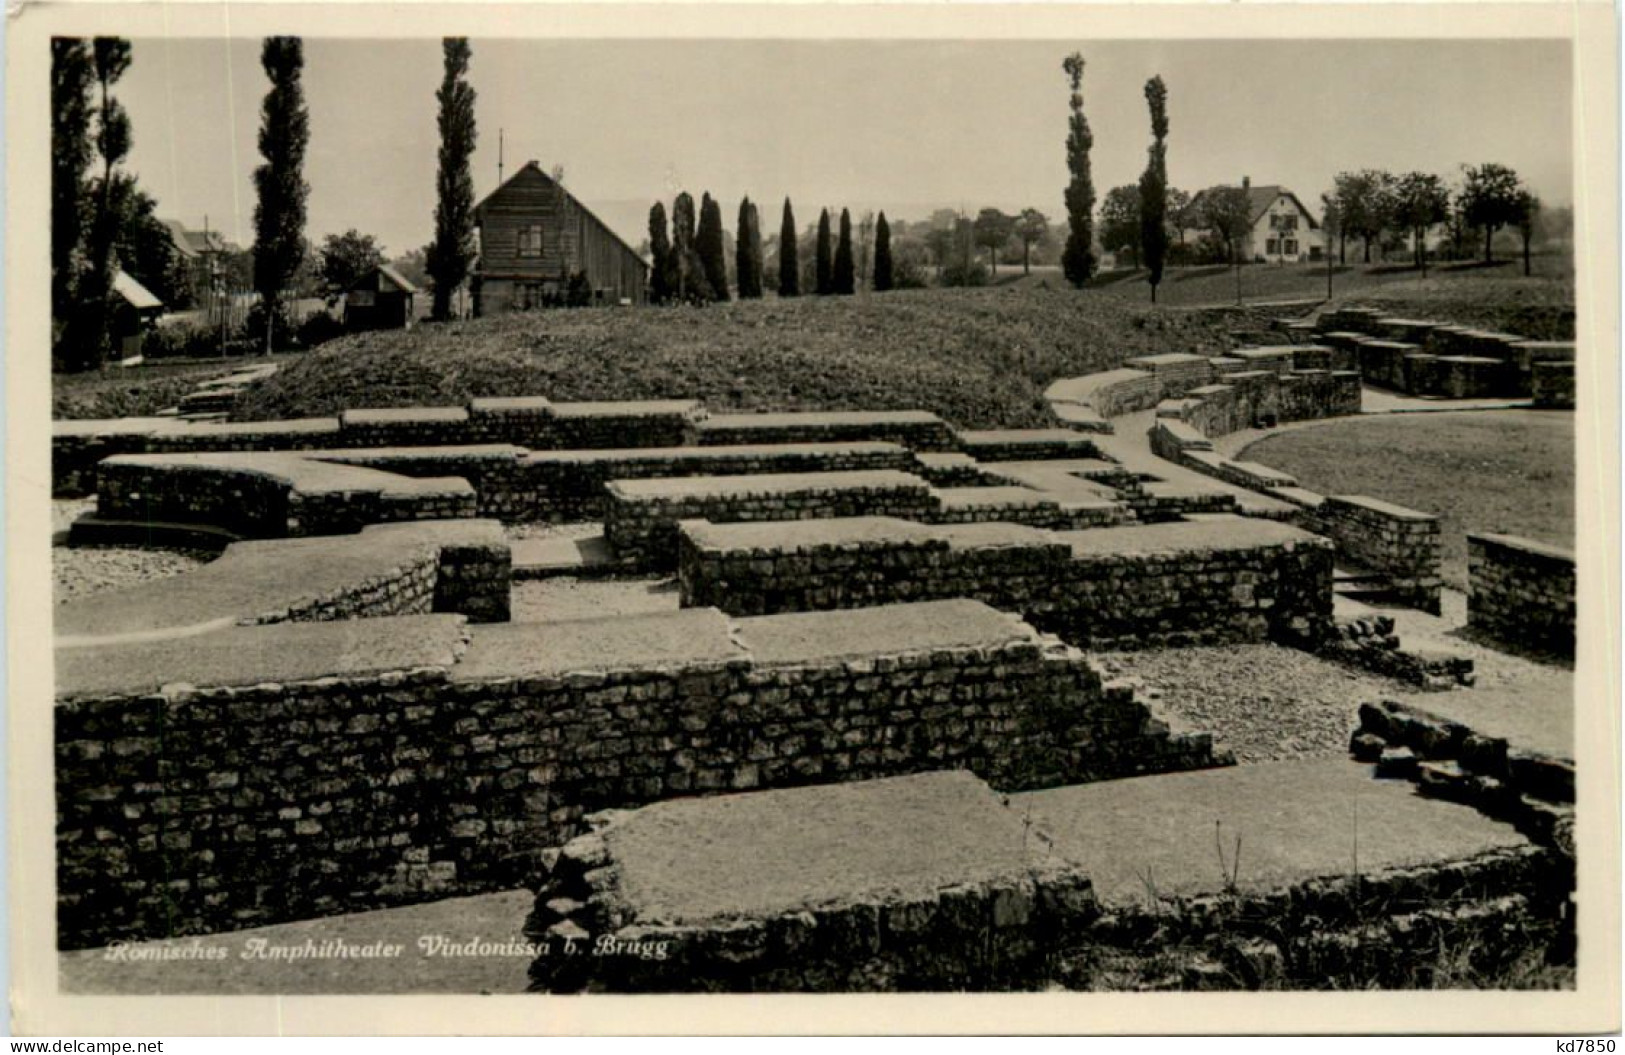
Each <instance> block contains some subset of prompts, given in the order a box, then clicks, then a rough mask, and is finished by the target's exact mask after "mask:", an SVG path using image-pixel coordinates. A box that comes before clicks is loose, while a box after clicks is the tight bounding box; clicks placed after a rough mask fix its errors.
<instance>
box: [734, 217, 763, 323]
mask: <svg viewBox="0 0 1625 1055" xmlns="http://www.w3.org/2000/svg"><path fill="white" fill-rule="evenodd" d="M735 242H736V245H735V249H734V256H735V260H734V267H735V270H737V271H738V272H739V299H740V300H747V299H748V300H755V299H758V298H760V297H761V295H762V221H761V218H760V217H759V216H758V215H757V213H756V203H755V202H753V201H751V200H750V196H749V195H746V196H745V198H744V200H742V201H741V202H740V203H739V230H738V233H737V234H736V235H735Z"/></svg>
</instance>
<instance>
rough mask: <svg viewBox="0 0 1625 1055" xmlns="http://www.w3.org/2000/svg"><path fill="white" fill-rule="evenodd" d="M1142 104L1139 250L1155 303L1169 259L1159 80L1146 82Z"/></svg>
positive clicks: (1164, 99)
mask: <svg viewBox="0 0 1625 1055" xmlns="http://www.w3.org/2000/svg"><path fill="white" fill-rule="evenodd" d="M1145 101H1146V104H1147V105H1148V106H1150V108H1151V154H1150V157H1149V158H1148V159H1147V161H1146V166H1145V174H1144V175H1142V176H1141V177H1140V250H1141V251H1142V252H1143V253H1144V254H1145V266H1146V267H1147V268H1148V269H1149V270H1150V272H1151V274H1150V275H1149V276H1148V281H1150V283H1151V303H1153V304H1155V303H1156V302H1157V286H1159V285H1160V284H1161V283H1162V265H1163V263H1164V262H1165V261H1166V260H1167V258H1168V142H1167V141H1168V89H1167V88H1166V87H1165V86H1164V85H1163V83H1162V78H1161V77H1152V78H1151V79H1150V80H1148V81H1146V82H1145Z"/></svg>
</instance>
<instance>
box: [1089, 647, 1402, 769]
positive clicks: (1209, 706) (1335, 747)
mask: <svg viewBox="0 0 1625 1055" xmlns="http://www.w3.org/2000/svg"><path fill="white" fill-rule="evenodd" d="M1096 658H1097V659H1098V660H1099V662H1100V664H1101V666H1102V667H1103V668H1105V669H1106V670H1107V671H1109V672H1110V673H1111V674H1113V675H1115V676H1117V677H1122V678H1127V679H1130V680H1134V681H1138V682H1139V683H1140V684H1142V685H1143V686H1144V689H1143V690H1142V693H1143V696H1144V698H1145V699H1147V700H1148V701H1149V702H1150V703H1151V706H1152V709H1153V710H1155V711H1156V712H1157V713H1158V714H1159V715H1161V716H1163V717H1165V718H1168V719H1170V720H1171V721H1173V722H1174V723H1175V724H1176V725H1179V726H1182V727H1184V728H1186V729H1191V730H1195V731H1198V732H1209V733H1212V734H1213V736H1214V739H1216V740H1218V741H1219V742H1220V743H1222V744H1223V745H1224V746H1226V747H1228V748H1230V750H1232V751H1234V752H1235V754H1236V759H1237V760H1238V761H1240V762H1272V761H1276V760H1279V759H1286V758H1305V757H1311V756H1320V755H1326V756H1332V755H1335V756H1342V755H1345V754H1346V753H1347V752H1348V744H1349V736H1350V735H1351V734H1352V733H1353V732H1354V729H1355V726H1356V725H1357V724H1358V713H1357V711H1358V707H1359V705H1360V703H1361V702H1362V701H1365V700H1375V699H1383V698H1386V697H1392V696H1394V695H1395V694H1396V692H1398V691H1401V690H1402V689H1403V686H1401V685H1400V684H1399V683H1397V682H1393V681H1389V680H1388V679H1386V678H1379V677H1376V676H1374V675H1369V674H1362V673H1360V672H1359V671H1355V670H1351V669H1349V668H1347V667H1343V666H1340V665H1338V664H1335V663H1328V662H1327V661H1325V660H1323V659H1317V658H1316V657H1314V656H1311V655H1309V654H1308V653H1306V652H1299V651H1297V650H1296V649H1290V648H1282V647H1279V646H1277V645H1232V646H1228V647H1225V648H1180V649H1151V650H1147V651H1143V652H1106V653H1100V654H1098V655H1097V656H1096Z"/></svg>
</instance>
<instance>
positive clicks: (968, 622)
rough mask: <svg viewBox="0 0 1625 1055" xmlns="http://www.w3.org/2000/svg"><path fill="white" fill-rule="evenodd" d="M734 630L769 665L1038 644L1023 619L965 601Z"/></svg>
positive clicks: (746, 624) (769, 620)
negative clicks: (1025, 643)
mask: <svg viewBox="0 0 1625 1055" xmlns="http://www.w3.org/2000/svg"><path fill="white" fill-rule="evenodd" d="M734 626H735V632H736V635H737V637H738V640H739V641H740V642H741V643H742V644H743V645H744V646H745V648H746V649H747V650H748V651H749V652H750V655H751V657H752V658H753V659H755V661H756V662H757V663H758V664H764V665H772V664H800V663H813V662H819V661H827V660H832V659H859V658H863V657H868V656H879V655H894V654H897V653H904V652H929V651H932V650H934V649H948V648H977V647H981V648H997V647H999V646H1002V645H1009V644H1015V643H1017V642H1025V641H1036V640H1037V638H1036V636H1035V634H1034V631H1033V630H1032V628H1031V627H1029V626H1027V625H1026V624H1025V623H1023V622H1021V620H1020V619H1019V617H1017V616H1013V615H1009V614H1006V613H1004V612H1000V611H997V610H995V609H993V608H989V607H988V606H987V605H985V604H983V603H981V602H980V601H970V600H963V599H958V600H948V601H924V602H920V603H916V604H891V605H880V606H878V607H874V608H854V609H847V610H844V611H833V612H794V613H790V614H787V615H764V616H756V617H752V618H748V619H739V620H735V623H734Z"/></svg>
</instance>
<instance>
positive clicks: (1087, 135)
mask: <svg viewBox="0 0 1625 1055" xmlns="http://www.w3.org/2000/svg"><path fill="white" fill-rule="evenodd" d="M1061 68H1062V69H1063V70H1065V71H1066V75H1067V78H1068V81H1069V83H1070V84H1071V86H1072V95H1071V99H1070V100H1069V102H1070V106H1071V108H1072V114H1071V117H1070V118H1068V121H1067V134H1066V167H1067V169H1068V170H1070V171H1071V173H1072V180H1071V182H1070V183H1068V184H1067V187H1066V220H1067V228H1068V233H1067V237H1066V249H1065V250H1063V251H1062V253H1061V267H1062V270H1063V271H1064V272H1065V273H1066V279H1067V281H1068V282H1070V283H1072V284H1073V285H1074V286H1077V287H1078V288H1080V289H1081V288H1082V287H1083V284H1084V283H1085V282H1088V281H1089V276H1091V275H1093V274H1094V272H1095V250H1094V211H1095V185H1094V180H1093V178H1092V176H1091V175H1090V172H1089V150H1090V148H1091V147H1093V146H1094V143H1095V137H1094V134H1093V133H1092V132H1090V131H1089V120H1088V118H1086V117H1084V116H1083V56H1082V55H1080V54H1078V53H1077V52H1073V53H1072V54H1071V55H1068V56H1067V57H1066V61H1064V62H1063V63H1062V64H1061Z"/></svg>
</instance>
